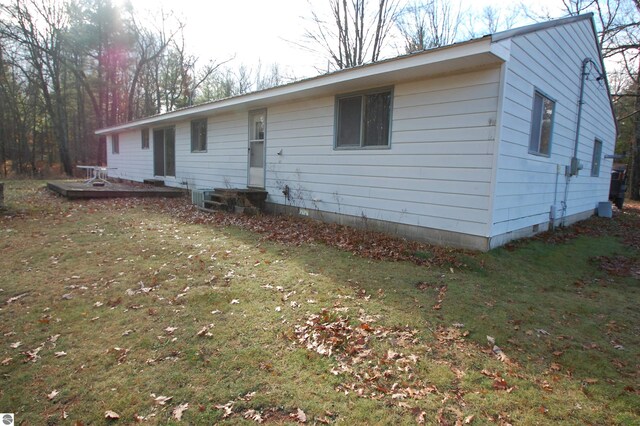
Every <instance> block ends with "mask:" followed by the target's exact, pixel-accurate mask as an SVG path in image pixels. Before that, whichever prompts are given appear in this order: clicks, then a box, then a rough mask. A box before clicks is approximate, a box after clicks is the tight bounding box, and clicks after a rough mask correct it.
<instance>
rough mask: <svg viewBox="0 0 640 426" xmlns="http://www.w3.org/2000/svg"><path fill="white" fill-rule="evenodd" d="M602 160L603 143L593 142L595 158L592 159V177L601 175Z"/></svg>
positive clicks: (597, 140)
mask: <svg viewBox="0 0 640 426" xmlns="http://www.w3.org/2000/svg"><path fill="white" fill-rule="evenodd" d="M601 159H602V141H601V140H600V139H596V140H594V141H593V156H592V157H591V176H594V177H596V176H599V175H600V163H601Z"/></svg>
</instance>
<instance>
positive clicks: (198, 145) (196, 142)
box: [191, 118, 207, 152]
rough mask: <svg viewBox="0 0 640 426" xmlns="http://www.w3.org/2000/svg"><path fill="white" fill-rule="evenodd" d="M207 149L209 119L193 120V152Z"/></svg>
mask: <svg viewBox="0 0 640 426" xmlns="http://www.w3.org/2000/svg"><path fill="white" fill-rule="evenodd" d="M206 151H207V119H206V118H201V119H197V120H191V152H206Z"/></svg>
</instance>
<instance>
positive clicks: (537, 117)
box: [529, 91, 556, 156]
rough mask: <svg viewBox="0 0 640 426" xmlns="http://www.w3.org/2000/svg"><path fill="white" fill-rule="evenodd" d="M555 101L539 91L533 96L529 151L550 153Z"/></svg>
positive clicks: (538, 153) (532, 152)
mask: <svg viewBox="0 0 640 426" xmlns="http://www.w3.org/2000/svg"><path fill="white" fill-rule="evenodd" d="M555 106H556V103H555V102H554V101H552V100H551V99H549V98H547V97H546V96H544V95H543V94H542V93H540V92H537V91H536V92H535V94H534V97H533V112H532V113H531V134H530V135H529V153H531V154H537V155H545V156H549V155H551V136H552V132H553V115H554V114H553V113H554V110H555Z"/></svg>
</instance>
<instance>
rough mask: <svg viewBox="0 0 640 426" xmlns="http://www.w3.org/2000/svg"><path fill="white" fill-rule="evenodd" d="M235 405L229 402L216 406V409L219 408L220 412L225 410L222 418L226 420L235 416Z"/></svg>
mask: <svg viewBox="0 0 640 426" xmlns="http://www.w3.org/2000/svg"><path fill="white" fill-rule="evenodd" d="M234 404H235V403H234V402H233V401H230V402H227V403H226V404H224V405H216V406H215V408H217V409H218V410H223V411H224V414H222V418H223V419H226V418H227V417H229V416H231V415H232V414H233V405H234Z"/></svg>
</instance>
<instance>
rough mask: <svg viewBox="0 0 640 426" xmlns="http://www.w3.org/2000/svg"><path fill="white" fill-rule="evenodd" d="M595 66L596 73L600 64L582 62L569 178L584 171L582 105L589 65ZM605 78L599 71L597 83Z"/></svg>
mask: <svg viewBox="0 0 640 426" xmlns="http://www.w3.org/2000/svg"><path fill="white" fill-rule="evenodd" d="M589 64H591V65H593V67H594V68H595V70H596V71H598V64H596V63H595V62H594V61H593V60H592V59H591V58H584V59H583V60H582V72H581V75H580V97H579V99H578V117H577V119H576V140H575V143H574V145H573V157H571V166H570V170H569V176H575V175H577V174H578V171H579V170H581V169H582V164H580V161H578V145H579V143H580V124H581V121H582V105H583V104H584V84H585V81H586V80H587V76H588V75H589V73H588V72H587V65H589ZM603 78H604V76H603V75H602V73H601V72H600V71H598V77H596V80H597V81H600V80H602V79H603Z"/></svg>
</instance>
